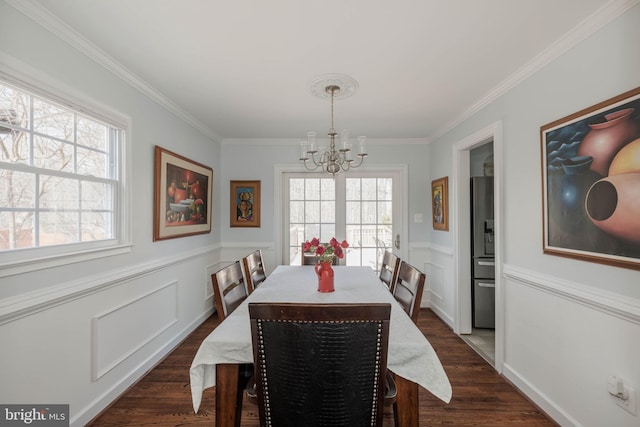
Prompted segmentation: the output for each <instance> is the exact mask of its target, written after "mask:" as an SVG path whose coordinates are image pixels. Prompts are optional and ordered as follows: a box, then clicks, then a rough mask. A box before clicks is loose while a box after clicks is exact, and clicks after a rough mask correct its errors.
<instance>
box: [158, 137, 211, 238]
mask: <svg viewBox="0 0 640 427" xmlns="http://www.w3.org/2000/svg"><path fill="white" fill-rule="evenodd" d="M154 160H155V165H154V180H153V186H154V202H153V241H154V242H155V241H157V240H164V239H173V238H176V237H185V236H192V235H195V234H206V233H210V232H211V203H212V201H213V198H212V188H213V169H211V168H210V167H208V166H205V165H203V164H200V163H198V162H194V161H193V160H189V159H187V158H186V157H183V156H181V155H179V154H176V153H173V152H171V151H169V150H165V149H164V148H162V147H159V146H157V145H156V146H155V150H154Z"/></svg>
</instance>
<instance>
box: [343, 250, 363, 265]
mask: <svg viewBox="0 0 640 427" xmlns="http://www.w3.org/2000/svg"><path fill="white" fill-rule="evenodd" d="M361 256H362V250H361V249H360V248H353V247H350V248H349V250H348V251H347V255H346V256H345V258H346V260H347V265H361V264H360V259H361Z"/></svg>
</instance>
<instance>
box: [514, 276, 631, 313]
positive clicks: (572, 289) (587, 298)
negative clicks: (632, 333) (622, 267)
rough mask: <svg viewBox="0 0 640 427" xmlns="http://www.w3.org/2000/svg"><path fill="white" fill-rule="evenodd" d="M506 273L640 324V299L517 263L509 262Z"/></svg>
mask: <svg viewBox="0 0 640 427" xmlns="http://www.w3.org/2000/svg"><path fill="white" fill-rule="evenodd" d="M503 274H504V277H505V278H506V279H510V280H513V281H516V282H518V283H521V284H523V285H526V286H529V287H531V288H534V289H537V290H539V291H542V292H546V293H548V294H552V295H554V296H557V297H560V298H563V299H565V300H568V301H571V302H574V303H577V304H580V305H584V306H586V307H589V308H592V309H595V310H598V311H601V312H603V313H606V314H609V315H611V316H615V317H618V318H620V319H622V320H626V321H629V322H632V323H635V324H637V325H640V299H637V298H632V297H626V296H625V297H622V296H620V295H618V294H616V293H613V292H608V291H604V290H601V289H597V288H594V287H591V286H588V285H583V284H581V283H577V282H573V281H570V280H566V279H560V278H557V277H553V276H548V275H545V274H540V273H538V272H535V271H532V270H528V269H525V268H521V267H517V266H513V265H505V266H504V269H503Z"/></svg>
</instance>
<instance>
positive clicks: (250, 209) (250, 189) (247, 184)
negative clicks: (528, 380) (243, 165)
mask: <svg viewBox="0 0 640 427" xmlns="http://www.w3.org/2000/svg"><path fill="white" fill-rule="evenodd" d="M229 206H230V207H231V211H230V212H229V215H230V218H231V224H230V225H231V227H260V181H231V191H230V200H229Z"/></svg>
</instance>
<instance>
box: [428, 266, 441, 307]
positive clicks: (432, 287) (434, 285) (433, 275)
mask: <svg viewBox="0 0 640 427" xmlns="http://www.w3.org/2000/svg"><path fill="white" fill-rule="evenodd" d="M425 273H426V276H427V280H426V286H425V288H426V289H425V290H428V291H429V293H430V294H431V300H432V301H433V299H434V298H435V299H437V300H438V301H439V302H440V303H442V302H444V267H442V266H441V265H438V264H434V263H432V262H427V263H425Z"/></svg>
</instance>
